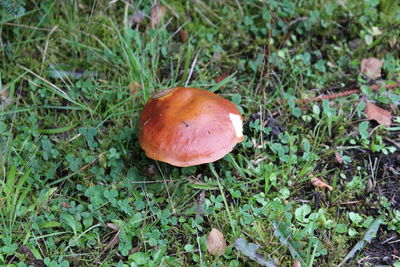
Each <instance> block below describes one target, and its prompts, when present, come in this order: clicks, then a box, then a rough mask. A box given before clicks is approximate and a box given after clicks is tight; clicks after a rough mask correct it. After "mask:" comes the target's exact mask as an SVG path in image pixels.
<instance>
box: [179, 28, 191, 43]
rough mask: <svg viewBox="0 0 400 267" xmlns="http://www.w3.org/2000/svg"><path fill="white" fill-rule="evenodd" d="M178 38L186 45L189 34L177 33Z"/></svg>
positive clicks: (183, 31)
mask: <svg viewBox="0 0 400 267" xmlns="http://www.w3.org/2000/svg"><path fill="white" fill-rule="evenodd" d="M179 38H180V39H181V42H182V43H186V42H187V40H189V32H188V31H186V30H180V31H179Z"/></svg>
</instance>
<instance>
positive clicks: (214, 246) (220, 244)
mask: <svg viewBox="0 0 400 267" xmlns="http://www.w3.org/2000/svg"><path fill="white" fill-rule="evenodd" d="M207 249H208V253H210V254H211V255H221V254H223V253H224V252H225V249H226V241H225V237H224V235H223V234H222V233H221V232H220V231H218V230H217V229H215V228H213V229H211V232H210V233H209V234H208V237H207Z"/></svg>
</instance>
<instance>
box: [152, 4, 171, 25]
mask: <svg viewBox="0 0 400 267" xmlns="http://www.w3.org/2000/svg"><path fill="white" fill-rule="evenodd" d="M166 14H167V8H166V7H165V6H163V5H154V6H153V7H152V8H151V10H150V25H149V26H150V29H154V28H155V27H156V26H157V25H159V24H160V22H161V21H162V19H163V18H164V17H165V15H166Z"/></svg>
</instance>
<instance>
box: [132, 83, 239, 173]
mask: <svg viewBox="0 0 400 267" xmlns="http://www.w3.org/2000/svg"><path fill="white" fill-rule="evenodd" d="M241 141H243V134H242V116H241V115H240V112H239V110H238V109H237V108H236V106H235V105H234V104H233V103H232V102H230V101H228V100H226V99H225V98H222V97H220V96H218V95H216V94H214V93H211V92H208V91H205V90H201V89H198V88H188V87H176V88H172V89H167V90H164V91H161V92H159V93H158V94H156V95H154V96H153V97H152V98H151V99H150V100H149V101H148V102H147V103H146V105H145V106H144V108H143V110H142V112H141V114H140V120H139V143H140V146H141V147H142V148H143V149H144V151H145V152H146V155H147V156H148V157H149V158H152V159H155V160H159V161H163V162H167V163H169V164H171V165H175V166H180V167H187V166H193V165H199V164H203V163H208V162H213V161H216V160H218V159H220V158H222V157H223V156H225V155H226V154H227V153H229V152H230V151H231V150H232V149H233V147H234V146H235V145H236V144H237V143H238V142H241Z"/></svg>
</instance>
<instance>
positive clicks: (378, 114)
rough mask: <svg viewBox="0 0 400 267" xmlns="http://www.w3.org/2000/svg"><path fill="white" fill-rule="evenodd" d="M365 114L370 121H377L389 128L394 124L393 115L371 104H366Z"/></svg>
mask: <svg viewBox="0 0 400 267" xmlns="http://www.w3.org/2000/svg"><path fill="white" fill-rule="evenodd" d="M365 114H366V115H367V118H368V120H375V121H377V122H378V123H379V124H381V125H383V126H386V127H389V126H390V125H391V124H392V114H391V113H390V111H387V110H384V109H383V108H380V107H378V106H376V105H374V104H372V103H370V102H367V103H366V107H365Z"/></svg>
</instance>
